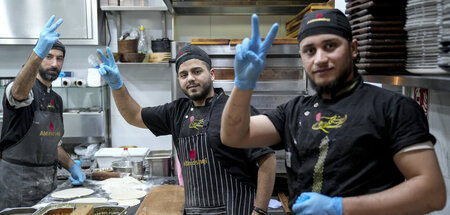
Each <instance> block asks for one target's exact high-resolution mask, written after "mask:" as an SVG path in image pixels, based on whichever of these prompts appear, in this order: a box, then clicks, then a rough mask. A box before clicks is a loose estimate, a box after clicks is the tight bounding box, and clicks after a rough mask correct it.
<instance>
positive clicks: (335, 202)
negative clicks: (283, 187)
mask: <svg viewBox="0 0 450 215" xmlns="http://www.w3.org/2000/svg"><path fill="white" fill-rule="evenodd" d="M292 211H293V212H294V213H295V214H296V215H310V214H311V215H342V197H328V196H325V195H322V194H319V193H313V192H306V193H302V195H300V196H299V197H298V198H297V200H296V201H295V203H294V205H293V206H292Z"/></svg>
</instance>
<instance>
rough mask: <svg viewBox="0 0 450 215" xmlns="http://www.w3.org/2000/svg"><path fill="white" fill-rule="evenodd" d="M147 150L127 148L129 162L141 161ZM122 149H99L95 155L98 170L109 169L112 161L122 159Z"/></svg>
mask: <svg viewBox="0 0 450 215" xmlns="http://www.w3.org/2000/svg"><path fill="white" fill-rule="evenodd" d="M149 150H150V149H149V148H128V152H129V153H130V161H143V160H144V158H145V156H146V155H147V154H148V152H149ZM122 152H123V148H101V149H100V150H98V151H97V152H96V153H95V155H94V156H95V158H96V159H97V163H98V167H99V168H110V167H111V164H112V162H113V161H116V160H120V159H121V158H122Z"/></svg>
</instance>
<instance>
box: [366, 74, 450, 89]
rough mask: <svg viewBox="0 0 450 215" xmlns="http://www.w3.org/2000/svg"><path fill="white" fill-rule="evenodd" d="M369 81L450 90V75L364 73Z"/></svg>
mask: <svg viewBox="0 0 450 215" xmlns="http://www.w3.org/2000/svg"><path fill="white" fill-rule="evenodd" d="M363 77H364V80H365V81H368V82H374V83H381V84H389V85H394V86H406V87H420V88H427V89H433V90H444V91H450V76H443V75H440V76H431V75H398V76H389V75H363Z"/></svg>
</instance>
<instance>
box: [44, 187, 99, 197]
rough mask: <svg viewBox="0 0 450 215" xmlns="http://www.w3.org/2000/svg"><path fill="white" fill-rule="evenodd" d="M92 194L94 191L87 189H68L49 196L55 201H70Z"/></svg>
mask: <svg viewBox="0 0 450 215" xmlns="http://www.w3.org/2000/svg"><path fill="white" fill-rule="evenodd" d="M92 193H94V191H93V190H92V189H89V188H69V189H65V190H60V191H57V192H54V193H52V194H51V196H52V197H53V198H57V199H71V198H76V197H82V196H87V195H90V194H92Z"/></svg>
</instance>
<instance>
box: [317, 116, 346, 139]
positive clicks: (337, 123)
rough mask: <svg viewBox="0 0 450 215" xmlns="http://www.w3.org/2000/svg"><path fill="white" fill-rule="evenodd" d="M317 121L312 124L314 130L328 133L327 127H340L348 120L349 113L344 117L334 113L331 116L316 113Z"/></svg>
mask: <svg viewBox="0 0 450 215" xmlns="http://www.w3.org/2000/svg"><path fill="white" fill-rule="evenodd" d="M316 121H317V122H316V123H314V125H313V126H312V129H313V130H322V131H323V132H325V133H327V134H328V130H327V129H331V128H340V127H341V126H342V125H343V124H344V123H345V121H347V114H345V116H344V117H342V116H339V115H334V116H331V117H327V116H322V115H321V113H318V114H316Z"/></svg>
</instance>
